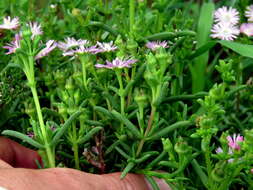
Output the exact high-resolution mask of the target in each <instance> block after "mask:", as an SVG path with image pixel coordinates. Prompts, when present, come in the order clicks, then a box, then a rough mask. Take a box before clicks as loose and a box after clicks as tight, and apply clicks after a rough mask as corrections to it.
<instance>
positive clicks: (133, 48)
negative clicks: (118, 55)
mask: <svg viewBox="0 0 253 190" xmlns="http://www.w3.org/2000/svg"><path fill="white" fill-rule="evenodd" d="M137 48H138V43H137V42H136V41H134V40H133V39H130V40H128V42H127V49H129V50H130V51H131V52H136V50H137Z"/></svg>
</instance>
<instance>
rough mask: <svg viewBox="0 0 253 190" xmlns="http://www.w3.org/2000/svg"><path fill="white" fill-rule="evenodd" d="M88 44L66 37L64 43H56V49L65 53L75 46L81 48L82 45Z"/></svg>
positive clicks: (84, 41)
mask: <svg viewBox="0 0 253 190" xmlns="http://www.w3.org/2000/svg"><path fill="white" fill-rule="evenodd" d="M88 43H89V41H88V40H82V39H79V40H76V39H75V38H70V37H67V38H65V41H64V42H59V43H58V47H59V48H60V49H61V50H63V51H67V50H69V49H71V48H74V47H77V46H83V45H86V44H88Z"/></svg>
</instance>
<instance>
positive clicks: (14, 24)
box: [0, 16, 19, 30]
mask: <svg viewBox="0 0 253 190" xmlns="http://www.w3.org/2000/svg"><path fill="white" fill-rule="evenodd" d="M18 27H19V18H18V17H14V18H13V19H11V17H9V16H7V17H5V18H4V23H3V24H0V29H5V30H14V29H17V28H18Z"/></svg>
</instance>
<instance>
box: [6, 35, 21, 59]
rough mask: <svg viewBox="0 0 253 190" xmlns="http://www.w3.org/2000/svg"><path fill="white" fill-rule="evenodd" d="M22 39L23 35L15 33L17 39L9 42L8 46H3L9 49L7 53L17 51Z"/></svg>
mask: <svg viewBox="0 0 253 190" xmlns="http://www.w3.org/2000/svg"><path fill="white" fill-rule="evenodd" d="M20 40H21V36H20V35H19V34H16V35H15V39H14V40H13V41H12V42H10V43H7V44H6V46H3V48H4V49H8V50H9V51H8V52H7V53H6V54H7V55H8V54H12V53H15V52H16V50H17V49H18V48H20Z"/></svg>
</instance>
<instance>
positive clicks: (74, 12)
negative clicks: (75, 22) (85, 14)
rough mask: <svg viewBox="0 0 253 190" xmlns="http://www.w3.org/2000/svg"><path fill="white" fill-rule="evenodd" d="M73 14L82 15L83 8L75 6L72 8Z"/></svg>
mask: <svg viewBox="0 0 253 190" xmlns="http://www.w3.org/2000/svg"><path fill="white" fill-rule="evenodd" d="M72 15H73V16H80V15H81V10H80V9H78V8H73V9H72Z"/></svg>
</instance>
